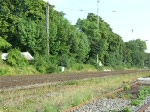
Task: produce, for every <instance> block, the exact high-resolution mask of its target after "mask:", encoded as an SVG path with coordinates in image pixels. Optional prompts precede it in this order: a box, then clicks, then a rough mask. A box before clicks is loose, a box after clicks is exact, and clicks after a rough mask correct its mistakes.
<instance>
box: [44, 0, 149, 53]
mask: <svg viewBox="0 0 150 112" xmlns="http://www.w3.org/2000/svg"><path fill="white" fill-rule="evenodd" d="M44 1H48V2H49V3H50V4H52V5H55V10H57V11H63V12H64V13H65V14H66V15H65V17H66V18H67V19H68V20H69V21H70V22H71V24H75V23H76V21H77V19H78V18H81V19H86V17H87V14H88V13H95V14H97V0H44ZM99 1H100V2H99V5H98V8H99V13H98V15H99V16H101V17H102V19H103V20H104V21H106V22H107V23H108V24H109V25H110V27H111V28H112V29H113V32H115V33H117V34H119V35H120V36H121V37H122V39H123V40H124V41H125V42H126V41H130V40H135V39H141V40H144V41H146V44H147V50H146V52H149V53H150V6H149V5H150V0H99Z"/></svg>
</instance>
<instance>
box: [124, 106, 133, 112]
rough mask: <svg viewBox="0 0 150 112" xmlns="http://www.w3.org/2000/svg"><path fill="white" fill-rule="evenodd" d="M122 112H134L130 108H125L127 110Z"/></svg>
mask: <svg viewBox="0 0 150 112" xmlns="http://www.w3.org/2000/svg"><path fill="white" fill-rule="evenodd" d="M122 112H132V111H131V109H130V108H128V107H125V108H124V109H123V110H122Z"/></svg>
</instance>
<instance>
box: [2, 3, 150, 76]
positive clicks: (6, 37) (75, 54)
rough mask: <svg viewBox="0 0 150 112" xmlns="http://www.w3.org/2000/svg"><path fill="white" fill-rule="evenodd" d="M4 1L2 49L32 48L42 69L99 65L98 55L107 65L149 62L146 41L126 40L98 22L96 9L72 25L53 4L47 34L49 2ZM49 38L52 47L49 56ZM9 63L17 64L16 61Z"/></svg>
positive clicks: (25, 49)
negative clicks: (78, 64) (74, 64)
mask: <svg viewBox="0 0 150 112" xmlns="http://www.w3.org/2000/svg"><path fill="white" fill-rule="evenodd" d="M0 4H1V5H0V51H2V52H4V51H8V50H9V49H11V48H13V49H16V48H17V49H19V50H20V51H23V52H24V51H29V52H30V53H31V54H32V55H33V56H35V57H39V58H36V61H35V63H34V65H35V66H36V68H37V69H38V70H39V71H40V72H43V73H46V72H51V71H55V69H53V68H57V67H58V66H60V65H61V66H66V67H69V66H71V65H72V64H73V63H86V64H87V63H89V64H94V65H97V63H96V58H97V56H98V60H100V61H101V62H102V64H103V65H104V66H111V67H117V66H127V67H131V66H138V67H142V66H143V63H146V65H147V66H148V64H149V61H147V60H149V58H148V54H146V53H145V52H144V51H145V49H146V44H145V42H144V41H142V40H139V39H137V40H132V41H129V42H124V41H123V40H122V38H121V36H119V35H118V34H116V33H114V32H113V31H112V29H111V27H110V25H109V24H108V23H106V22H105V21H104V20H103V19H102V18H101V17H99V20H100V22H99V24H98V22H97V21H98V17H97V15H95V14H93V13H89V14H88V15H87V18H86V19H78V21H77V23H76V25H71V23H70V22H69V21H68V20H67V19H66V18H65V17H64V15H65V14H64V13H63V12H58V11H56V10H55V9H54V7H55V6H52V5H50V12H49V15H50V19H49V23H50V26H49V27H50V28H49V32H50V33H49V37H47V33H46V13H45V12H46V6H47V3H46V2H44V1H43V0H36V1H35V0H13V1H11V0H0ZM47 38H48V39H49V49H50V51H49V55H48V56H47V49H48V48H47V47H48V46H47ZM15 52H17V51H14V52H13V53H15ZM10 54H11V53H10ZM15 56H17V55H14V57H15ZM18 56H19V54H18ZM11 57H12V56H11ZM38 59H39V62H38ZM49 60H50V61H51V62H50V61H49ZM9 63H10V64H11V65H13V66H16V65H15V64H13V61H12V62H9ZM14 63H17V62H14ZM40 63H41V66H40ZM50 65H51V67H50ZM52 65H53V66H52ZM49 67H50V68H49ZM50 69H51V70H50ZM49 70H50V71H49Z"/></svg>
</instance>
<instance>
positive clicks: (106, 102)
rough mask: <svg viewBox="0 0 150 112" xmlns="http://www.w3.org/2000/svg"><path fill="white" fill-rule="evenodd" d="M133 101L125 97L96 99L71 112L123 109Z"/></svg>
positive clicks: (104, 111) (102, 111) (105, 111)
mask: <svg viewBox="0 0 150 112" xmlns="http://www.w3.org/2000/svg"><path fill="white" fill-rule="evenodd" d="M130 103H131V101H130V100H123V99H103V100H100V99H99V100H94V101H93V102H92V103H89V104H87V105H84V106H82V107H81V108H77V109H75V110H72V111H71V112H110V111H112V110H115V111H121V110H122V109H123V108H124V107H126V106H127V105H129V104H130Z"/></svg>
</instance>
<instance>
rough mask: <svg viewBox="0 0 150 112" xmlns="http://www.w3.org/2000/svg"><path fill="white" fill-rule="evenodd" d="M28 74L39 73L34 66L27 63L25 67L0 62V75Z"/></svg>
mask: <svg viewBox="0 0 150 112" xmlns="http://www.w3.org/2000/svg"><path fill="white" fill-rule="evenodd" d="M16 74H17V75H29V74H39V72H38V71H37V70H36V69H35V68H34V66H32V65H29V66H27V67H21V68H19V67H11V66H9V65H7V64H0V76H12V75H16Z"/></svg>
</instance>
